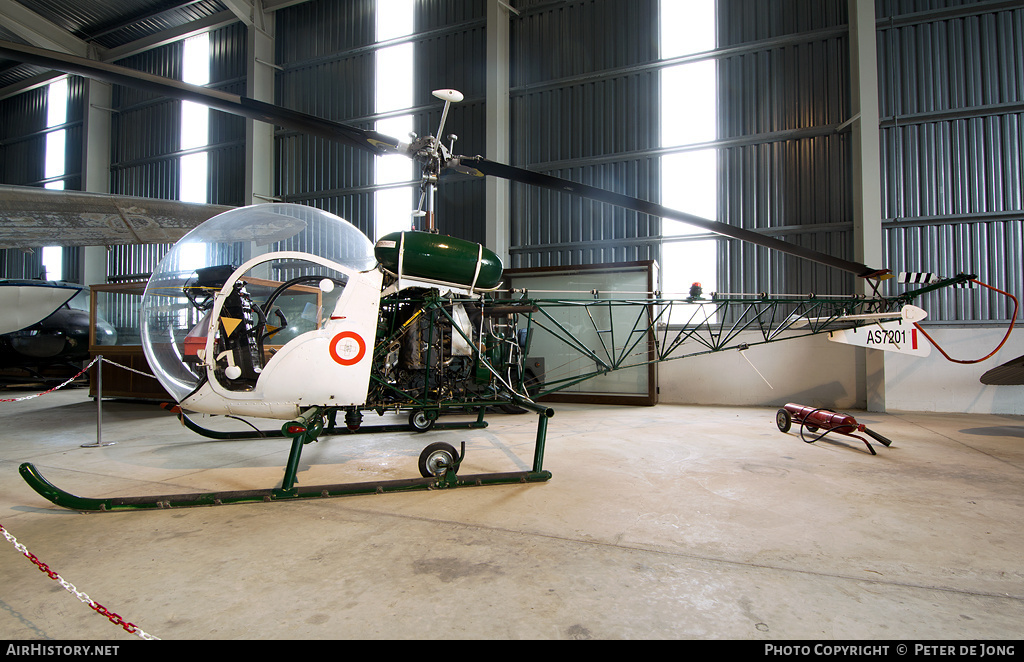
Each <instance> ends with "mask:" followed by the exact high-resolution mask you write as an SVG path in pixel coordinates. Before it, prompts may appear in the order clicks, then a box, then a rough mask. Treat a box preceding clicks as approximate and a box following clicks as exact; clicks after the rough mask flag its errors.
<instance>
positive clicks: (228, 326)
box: [220, 317, 242, 337]
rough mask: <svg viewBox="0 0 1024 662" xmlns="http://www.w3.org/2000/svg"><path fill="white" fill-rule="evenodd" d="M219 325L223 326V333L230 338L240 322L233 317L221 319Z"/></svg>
mask: <svg viewBox="0 0 1024 662" xmlns="http://www.w3.org/2000/svg"><path fill="white" fill-rule="evenodd" d="M220 323H221V324H223V325H224V332H225V333H227V335H228V336H229V337H230V336H231V334H232V333H234V332H235V329H236V328H238V325H239V324H241V323H242V320H240V319H235V318H234V317H221V318H220Z"/></svg>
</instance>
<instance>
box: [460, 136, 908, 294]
mask: <svg viewBox="0 0 1024 662" xmlns="http://www.w3.org/2000/svg"><path fill="white" fill-rule="evenodd" d="M450 165H451V167H452V168H454V169H455V170H457V171H459V172H463V173H468V174H474V175H478V176H486V175H490V176H492V177H500V178H502V179H508V180H511V181H514V182H521V183H523V184H529V185H530V186H537V187H540V188H546V189H550V190H552V191H560V192H562V193H568V194H570V195H575V196H577V197H581V198H586V199H589V200H596V201H597V202H605V203H608V204H612V205H616V206H618V207H623V208H625V209H631V210H633V211H637V212H640V213H642V214H650V215H651V216H659V217H661V218H668V219H672V220H676V221H682V222H684V223H689V224H690V225H694V226H696V227H699V228H703V229H705V230H707V231H709V232H714V233H716V234H720V235H724V236H726V237H732V238H733V239H740V240H742V241H748V242H750V243H752V244H756V245H758V246H764V247H765V248H770V249H773V250H777V251H781V252H783V253H787V254H789V255H795V256H797V257H801V258H804V259H807V260H811V261H813V262H818V263H819V264H824V265H828V266H830V267H835V268H837V269H842V270H843V271H848V272H850V273H852V274H856V275H857V276H860V277H861V278H878V277H880V276H881V275H883V274H887V273H888V270H886V269H873V268H871V267H869V266H867V265H864V264H861V263H859V262H851V261H850V260H844V259H842V258H839V257H834V256H832V255H828V254H826V253H821V252H818V251H815V250H811V249H809V248H804V247H802V246H797V245H796V244H791V243H788V242H785V241H782V240H781V239H776V238H775V237H770V236H767V235H763V234H760V233H758V232H753V231H751V230H746V229H743V228H738V227H736V226H734V225H729V224H728V223H720V222H718V221H712V220H709V219H706V218H701V217H700V216H694V215H693V214H687V213H684V212H681V211H677V210H675V209H670V208H668V207H665V206H663V205H659V204H656V203H653V202H648V201H646V200H641V199H640V198H633V197H630V196H628V195H623V194H621V193H614V192H612V191H606V190H604V189H600V188H597V187H595V186H588V185H587V184H578V183H576V182H573V181H570V180H568V179H562V178H560V177H553V176H551V175H545V174H542V173H539V172H533V171H531V170H525V169H523V168H517V167H515V166H510V165H505V164H503V163H497V162H495V161H489V160H487V159H485V158H483V157H481V156H474V157H465V156H463V157H458V158H457V159H456V160H454V161H453V162H452V163H451V164H450Z"/></svg>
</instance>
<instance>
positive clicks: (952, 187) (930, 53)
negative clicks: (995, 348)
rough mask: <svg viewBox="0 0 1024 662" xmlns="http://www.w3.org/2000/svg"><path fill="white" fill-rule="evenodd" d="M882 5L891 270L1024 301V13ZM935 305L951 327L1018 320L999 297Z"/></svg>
mask: <svg viewBox="0 0 1024 662" xmlns="http://www.w3.org/2000/svg"><path fill="white" fill-rule="evenodd" d="M876 6H877V16H878V24H877V27H878V51H879V66H878V68H879V72H878V73H879V93H880V97H881V101H880V111H881V117H882V169H883V171H882V190H883V210H882V217H883V221H884V224H885V225H884V227H885V239H886V251H887V257H888V262H889V265H890V266H892V268H893V269H894V270H907V271H933V272H936V273H939V274H942V275H952V274H954V273H961V272H963V273H972V274H976V275H977V276H978V277H979V279H980V280H982V281H984V282H986V283H989V284H991V285H993V286H995V287H999V288H1000V289H1004V290H1007V291H1009V292H1011V293H1012V294H1014V295H1015V296H1017V297H1018V298H1021V297H1022V296H1024V258H1022V255H1024V183H1022V182H1024V6H1022V5H1021V3H1020V2H998V1H996V2H993V1H991V0H990V1H987V2H958V1H956V0H947V1H941V0H932V1H930V2H921V1H920V0H918V1H910V0H878V2H877V3H876ZM979 300H980V303H979ZM925 307H926V308H928V310H929V319H941V320H965V319H973V320H979V319H980V320H1005V319H1009V316H1010V313H1011V312H1012V304H1009V303H1008V302H1007V300H1006V299H1005V298H1004V297H1001V296H999V295H994V294H993V295H988V294H981V295H980V296H979V295H976V294H974V293H972V294H969V295H968V294H967V293H965V292H963V291H949V290H947V291H944V292H941V293H935V294H933V295H930V296H929V299H928V301H927V302H926V304H925Z"/></svg>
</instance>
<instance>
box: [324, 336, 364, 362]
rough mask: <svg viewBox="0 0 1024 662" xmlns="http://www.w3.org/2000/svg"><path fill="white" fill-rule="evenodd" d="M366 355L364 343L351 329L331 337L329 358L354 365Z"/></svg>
mask: <svg viewBox="0 0 1024 662" xmlns="http://www.w3.org/2000/svg"><path fill="white" fill-rule="evenodd" d="M365 355H366V343H365V342H363V339H362V338H360V337H359V334H358V333H355V332H353V331H342V332H341V333H339V334H338V335H336V336H334V337H333V338H331V358H332V359H334V360H335V362H337V363H340V364H341V365H355V364H357V363H359V361H361V360H362V358H363V357H364V356H365Z"/></svg>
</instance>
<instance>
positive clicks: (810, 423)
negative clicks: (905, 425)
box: [775, 402, 892, 455]
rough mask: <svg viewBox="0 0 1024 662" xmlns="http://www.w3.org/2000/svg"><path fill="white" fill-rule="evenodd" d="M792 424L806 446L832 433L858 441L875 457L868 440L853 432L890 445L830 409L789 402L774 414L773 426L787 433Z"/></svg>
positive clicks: (845, 416) (878, 435)
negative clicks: (797, 426)
mask: <svg viewBox="0 0 1024 662" xmlns="http://www.w3.org/2000/svg"><path fill="white" fill-rule="evenodd" d="M793 423H798V424H799V425H800V438H801V439H803V440H804V442H806V443H808V444H813V443H814V442H816V441H818V440H819V439H821V438H822V437H824V436H825V435H827V434H830V433H833V432H834V433H836V434H842V435H846V436H847V437H853V438H854V439H860V440H861V441H863V442H864V445H865V446H867V447H868V451H869V452H870V453H871V454H872V455H877V453H875V449H874V448H873V447H872V446H871V444H870V443H869V442H868V440H867V439H865V438H864V437H860V436H857V435H856V434H854V432H863V433H864V434H866V435H868V436H869V437H871V438H872V439H874V440H875V441H877V442H879V443H881V444H883V445H884V446H889V445H890V444H892V442H891V441H889V440H888V439H886V438H885V437H883V436H882V435H880V434H878V433H877V432H874V431H872V430H869V429H868V428H867V427H865V426H864V425H862V424H860V423H858V422H857V419H855V418H854V417H853V416H850V415H849V414H839V413H836V412H834V411H832V410H831V409H815V408H813V407H805V406H804V405H798V404H794V403H792V402H790V403H789V404H787V405H786V406H785V407H783V408H782V409H780V410H779V411H778V412H776V413H775V424H776V425H778V426H779V430H781V431H782V432H789V430H790V429H791V428H792V427H793ZM805 431H806V432H805ZM819 431H821V434H817V433H818V432H819ZM807 433H810V434H807Z"/></svg>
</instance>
